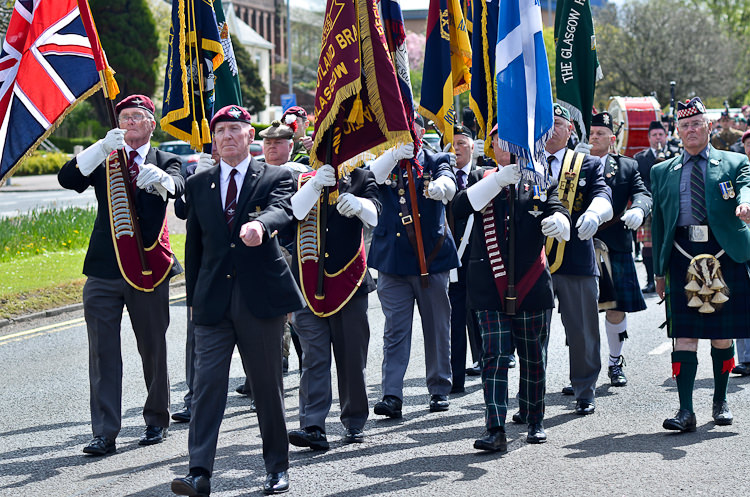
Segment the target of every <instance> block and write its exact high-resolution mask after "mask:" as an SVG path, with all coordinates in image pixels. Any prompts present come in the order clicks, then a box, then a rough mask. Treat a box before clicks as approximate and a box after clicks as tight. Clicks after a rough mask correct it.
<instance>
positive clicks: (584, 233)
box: [576, 210, 601, 240]
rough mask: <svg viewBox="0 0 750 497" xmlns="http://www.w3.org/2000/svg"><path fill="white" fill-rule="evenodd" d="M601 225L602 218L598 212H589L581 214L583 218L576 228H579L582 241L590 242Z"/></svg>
mask: <svg viewBox="0 0 750 497" xmlns="http://www.w3.org/2000/svg"><path fill="white" fill-rule="evenodd" d="M600 223H601V218H600V217H599V214H597V213H596V212H593V211H590V210H587V211H586V212H584V213H583V214H581V217H579V218H578V222H577V223H576V228H578V238H580V239H581V240H588V239H589V238H591V237H592V236H594V234H596V230H598V229H599V224H600Z"/></svg>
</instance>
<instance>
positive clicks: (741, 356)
mask: <svg viewBox="0 0 750 497" xmlns="http://www.w3.org/2000/svg"><path fill="white" fill-rule="evenodd" d="M736 342H737V360H738V362H750V338H740V339H738V340H736Z"/></svg>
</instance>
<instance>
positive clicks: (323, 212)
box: [315, 126, 338, 300]
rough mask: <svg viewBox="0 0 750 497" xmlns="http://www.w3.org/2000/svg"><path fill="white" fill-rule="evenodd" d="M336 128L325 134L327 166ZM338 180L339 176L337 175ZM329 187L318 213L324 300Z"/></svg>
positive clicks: (318, 295)
mask: <svg viewBox="0 0 750 497" xmlns="http://www.w3.org/2000/svg"><path fill="white" fill-rule="evenodd" d="M334 128H335V126H331V127H330V128H328V129H327V130H326V132H325V137H324V138H323V139H324V140H325V144H326V145H325V146H326V164H331V160H332V159H333V130H334ZM336 177H337V178H338V174H336ZM328 193H329V191H328V187H327V186H324V187H323V192H322V195H323V199H322V200H321V201H320V211H319V212H318V234H319V235H318V236H319V243H318V282H317V286H316V287H315V298H316V299H319V300H322V299H324V298H325V296H326V294H325V289H324V288H323V283H324V282H325V277H326V275H325V272H326V241H327V240H326V238H327V236H326V234H327V232H328V230H327V228H328Z"/></svg>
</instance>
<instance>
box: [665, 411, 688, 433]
mask: <svg viewBox="0 0 750 497" xmlns="http://www.w3.org/2000/svg"><path fill="white" fill-rule="evenodd" d="M696 424H697V423H696V421H695V413H692V412H690V411H688V410H687V409H680V410H679V411H677V413H676V414H675V415H674V417H673V418H669V419H665V420H664V423H662V426H663V427H664V429H666V430H676V431H695V426H696Z"/></svg>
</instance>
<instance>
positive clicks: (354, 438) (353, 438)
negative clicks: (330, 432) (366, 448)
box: [343, 428, 365, 444]
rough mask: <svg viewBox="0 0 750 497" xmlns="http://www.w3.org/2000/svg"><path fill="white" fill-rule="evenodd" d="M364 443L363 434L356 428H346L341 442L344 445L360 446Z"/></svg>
mask: <svg viewBox="0 0 750 497" xmlns="http://www.w3.org/2000/svg"><path fill="white" fill-rule="evenodd" d="M364 441H365V434H364V433H363V432H362V430H360V429H358V428H347V429H346V433H345V434H344V438H343V442H344V443H345V444H361V443H362V442H364Z"/></svg>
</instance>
